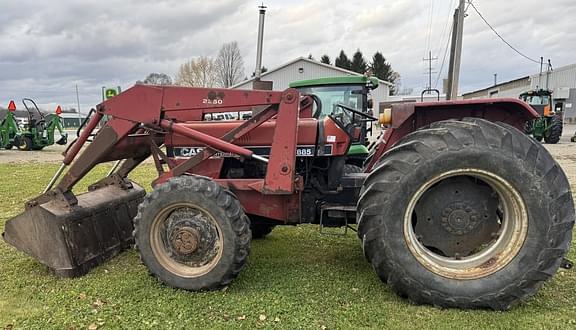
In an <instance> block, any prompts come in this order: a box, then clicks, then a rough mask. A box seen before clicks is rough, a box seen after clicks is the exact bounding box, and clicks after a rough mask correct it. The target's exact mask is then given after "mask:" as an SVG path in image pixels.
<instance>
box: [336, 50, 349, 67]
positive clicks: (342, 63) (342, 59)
mask: <svg viewBox="0 0 576 330" xmlns="http://www.w3.org/2000/svg"><path fill="white" fill-rule="evenodd" d="M334 65H336V66H337V67H339V68H342V69H346V70H350V68H351V66H352V63H351V62H350V60H349V59H348V56H346V53H344V50H341V51H340V55H338V57H337V58H336V60H334Z"/></svg>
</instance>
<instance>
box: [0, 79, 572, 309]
mask: <svg viewBox="0 0 576 330" xmlns="http://www.w3.org/2000/svg"><path fill="white" fill-rule="evenodd" d="M321 107H322V104H321V101H320V99H319V98H318V97H315V96H314V95H301V94H300V93H299V92H298V91H297V90H295V89H287V90H285V91H283V92H275V91H249V90H228V89H205V88H185V87H172V86H171V87H165V86H144V85H137V86H135V87H133V88H131V89H129V90H127V91H125V92H123V93H122V94H120V95H118V96H116V97H114V98H112V99H110V100H107V101H105V102H103V103H101V104H100V105H98V106H97V109H96V112H95V115H94V116H93V117H92V118H91V119H90V121H89V123H88V125H87V127H86V129H85V130H84V131H83V132H82V134H81V135H80V137H79V138H78V139H77V141H75V143H74V144H73V145H72V147H71V148H70V149H69V150H68V151H67V152H66V154H65V158H64V161H63V164H62V166H61V167H60V169H59V170H58V172H57V173H56V175H55V176H54V178H53V179H52V180H51V182H50V183H49V185H48V187H47V188H46V191H45V192H44V193H43V194H42V195H40V196H38V197H36V198H34V199H32V200H30V201H29V202H27V203H26V210H25V211H24V213H22V214H20V215H18V216H16V217H14V218H12V219H10V220H8V221H7V223H6V226H5V233H4V234H3V236H4V239H5V240H6V242H8V243H9V244H11V245H13V246H15V247H16V248H18V249H19V250H22V251H24V252H26V253H28V254H30V255H32V256H33V257H35V258H36V259H38V260H39V261H40V262H41V263H43V264H45V265H47V266H48V267H49V268H51V269H52V270H53V271H54V272H55V273H56V275H58V276H64V277H73V276H80V275H82V274H85V273H86V272H88V271H89V270H90V269H91V268H92V267H94V266H96V265H98V264H100V263H101V262H103V261H104V260H106V259H107V258H110V257H111V256H113V255H115V254H117V253H119V252H120V251H122V250H123V249H126V248H128V247H130V246H131V245H132V244H134V243H135V246H136V248H137V249H138V251H139V253H140V256H141V259H142V261H143V262H144V263H145V264H146V265H147V267H148V269H149V270H150V272H151V273H152V274H153V275H154V276H156V277H157V278H158V279H159V280H160V281H162V282H163V283H165V284H167V285H169V286H172V287H175V288H181V289H186V290H194V291H196V290H212V289H217V288H221V287H223V286H226V285H228V284H229V283H230V282H231V281H232V280H233V279H234V278H235V277H236V276H237V275H238V273H239V272H240V271H241V269H242V267H243V266H244V264H245V262H246V260H247V257H248V254H249V252H250V241H251V237H252V231H254V232H258V231H259V232H260V233H264V234H265V233H266V231H267V230H268V229H269V228H270V227H271V226H274V225H296V224H301V223H317V224H321V225H322V226H333V227H339V226H347V227H348V226H350V225H351V224H357V226H351V228H354V229H356V228H357V231H358V236H359V238H360V239H361V242H362V247H363V249H364V253H365V255H366V257H367V259H368V261H369V262H370V263H371V264H372V266H373V268H374V270H375V271H376V273H377V275H378V276H379V277H380V278H381V279H382V280H383V281H384V282H386V283H388V284H389V285H390V286H391V287H392V288H393V289H394V290H395V291H396V292H397V293H398V294H399V295H401V296H404V297H408V298H409V299H410V300H412V301H415V302H417V303H427V304H434V305H438V306H443V307H458V308H478V307H488V308H493V309H507V308H508V307H509V306H511V305H512V304H513V303H515V302H517V301H519V300H521V299H523V298H525V297H528V296H531V295H533V294H534V293H535V292H536V291H537V290H538V288H539V287H540V284H541V283H542V282H543V281H545V280H547V279H549V278H550V277H552V276H553V275H554V273H555V272H556V271H557V269H558V267H560V266H561V264H562V263H563V262H566V260H565V259H564V256H565V255H566V253H567V251H568V248H569V245H570V241H571V235H572V226H573V224H574V206H573V200H572V195H571V191H570V185H569V183H568V180H567V178H566V176H565V174H564V172H563V171H562V169H561V168H560V166H559V165H558V164H557V163H556V162H555V161H554V159H553V158H552V157H551V156H550V154H549V153H548V152H547V151H546V149H544V148H543V147H542V146H541V145H540V144H539V143H537V142H536V141H534V140H532V139H530V138H529V137H527V136H526V135H524V134H523V133H522V131H521V130H522V128H523V126H524V123H525V122H526V121H527V120H531V119H533V118H536V117H537V116H538V115H537V113H536V112H535V111H534V110H533V109H532V108H530V107H529V106H528V105H526V104H525V103H523V102H521V101H519V100H516V99H499V100H496V99H491V100H473V101H456V102H435V103H419V104H404V105H398V106H393V107H392V108H391V109H382V111H381V112H382V114H381V115H380V116H379V118H375V117H373V116H371V115H370V114H368V113H366V112H363V111H361V110H358V109H355V108H352V107H351V106H350V105H346V104H339V105H338V106H336V107H334V109H333V110H332V112H331V114H330V115H328V116H325V117H322V118H320V119H317V118H314V116H313V113H315V112H317V110H318V108H321ZM214 113H220V114H221V113H233V114H237V115H235V116H233V117H234V118H238V119H236V120H229V121H214V120H205V119H206V118H208V117H212V114H214ZM246 113H251V116H250V115H242V116H241V115H240V114H246ZM103 116H107V117H108V118H109V120H108V121H107V122H106V124H105V125H104V126H103V127H102V128H101V129H100V130H99V131H98V133H97V135H96V136H95V138H94V140H93V142H92V143H90V144H89V145H88V146H87V147H86V148H85V149H84V150H83V151H82V153H80V154H79V155H78V153H79V152H80V150H81V148H82V146H83V145H84V144H85V142H86V140H87V138H88V137H89V136H90V134H91V133H92V131H93V130H94V128H95V127H96V126H97V124H98V123H99V122H100V120H101V118H102V117H103ZM248 117H249V119H247V120H241V118H248ZM367 121H368V122H371V121H379V122H380V123H381V124H385V125H388V129H387V130H386V132H385V134H384V135H383V136H382V138H381V139H380V141H379V142H378V143H376V144H375V146H374V147H373V149H372V150H371V155H370V157H369V158H368V159H367V160H366V162H365V164H364V166H363V168H362V169H360V170H358V169H357V168H356V169H351V168H350V166H346V157H347V151H348V149H349V148H350V145H351V144H352V143H354V142H355V141H356V140H358V139H359V138H361V135H362V134H360V133H361V130H362V129H363V128H364V127H366V122H367ZM77 155H78V157H76V156H77ZM150 156H152V158H153V160H154V163H155V165H156V169H157V172H158V177H157V179H156V180H155V181H154V182H153V190H152V191H150V192H149V193H148V194H146V192H145V191H144V189H143V188H141V187H140V186H138V185H137V184H136V183H134V182H132V181H130V180H129V179H127V175H128V174H129V173H130V171H131V170H132V169H134V168H135V167H137V166H138V165H139V164H140V163H142V161H144V160H145V159H147V158H148V157H150ZM109 161H121V163H119V162H117V163H116V164H117V165H118V164H119V165H118V166H114V168H113V170H112V171H111V172H110V174H109V175H108V176H107V177H105V178H103V179H101V180H100V181H99V182H96V183H95V184H93V185H92V186H90V187H89V189H88V192H86V193H83V194H78V195H76V194H74V193H73V192H72V188H73V187H74V186H75V184H76V183H77V182H78V181H79V180H80V179H82V178H83V177H84V176H85V175H86V174H87V173H88V172H89V171H90V170H91V169H92V168H93V167H94V166H95V165H97V164H99V163H103V162H109ZM68 165H70V167H69V169H68V171H67V172H66V174H65V175H64V176H63V177H62V178H61V180H60V181H59V182H58V184H57V185H55V183H56V181H57V179H58V178H59V177H60V176H61V174H62V173H63V172H64V169H65V167H66V166H68ZM251 228H252V231H251Z"/></svg>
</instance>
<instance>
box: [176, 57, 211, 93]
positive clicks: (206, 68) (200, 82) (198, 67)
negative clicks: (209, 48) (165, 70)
mask: <svg viewBox="0 0 576 330" xmlns="http://www.w3.org/2000/svg"><path fill="white" fill-rule="evenodd" d="M214 62H215V60H214V59H213V58H211V57H207V56H201V57H198V58H197V59H191V60H190V61H187V62H184V63H182V64H181V65H180V69H179V70H178V75H177V76H176V85H180V86H190V87H192V86H196V87H214V85H215V83H216V65H215V63H214Z"/></svg>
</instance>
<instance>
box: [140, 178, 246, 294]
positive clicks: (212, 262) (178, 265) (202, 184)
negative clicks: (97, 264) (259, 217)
mask: <svg viewBox="0 0 576 330" xmlns="http://www.w3.org/2000/svg"><path fill="white" fill-rule="evenodd" d="M134 237H135V240H136V248H137V249H138V251H139V252H140V257H141V259H142V261H143V263H144V264H145V265H146V266H148V269H149V271H150V273H151V274H152V275H154V276H155V277H157V278H158V279H159V280H160V281H162V282H163V283H165V284H167V285H169V286H171V287H175V288H180V289H186V290H193V291H199V290H214V289H218V288H221V287H224V286H226V285H228V284H230V282H232V280H233V279H234V278H236V276H238V274H239V273H240V271H241V270H242V268H243V266H244V264H245V262H246V259H247V257H248V254H249V252H250V237H251V234H250V225H249V221H248V217H247V216H246V215H245V214H244V211H243V210H242V207H241V206H240V203H239V202H238V199H237V198H236V196H234V195H233V194H232V193H231V192H229V191H228V190H226V189H224V188H223V187H221V186H220V185H218V184H217V183H215V182H214V181H212V180H210V179H209V178H205V177H201V176H186V177H175V178H172V179H170V180H169V181H167V182H165V183H163V184H160V185H158V186H157V187H156V188H155V189H154V190H153V191H152V192H151V193H150V194H148V195H147V196H146V197H145V199H144V201H143V202H142V204H140V206H139V207H138V215H137V216H136V217H135V218H134Z"/></svg>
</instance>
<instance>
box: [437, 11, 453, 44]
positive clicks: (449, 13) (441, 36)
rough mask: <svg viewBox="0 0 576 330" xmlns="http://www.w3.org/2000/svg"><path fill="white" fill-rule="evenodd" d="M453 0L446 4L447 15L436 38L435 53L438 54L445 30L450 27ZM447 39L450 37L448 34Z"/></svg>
mask: <svg viewBox="0 0 576 330" xmlns="http://www.w3.org/2000/svg"><path fill="white" fill-rule="evenodd" d="M454 1H455V0H451V1H450V3H449V4H448V9H449V12H448V17H447V19H446V23H445V24H444V26H443V28H442V32H441V33H440V40H438V43H437V45H438V48H437V49H436V54H439V53H440V51H441V50H442V45H443V44H444V36H445V35H446V30H448V29H449V28H452V24H451V23H452V10H453V6H454ZM448 39H450V34H448Z"/></svg>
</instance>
